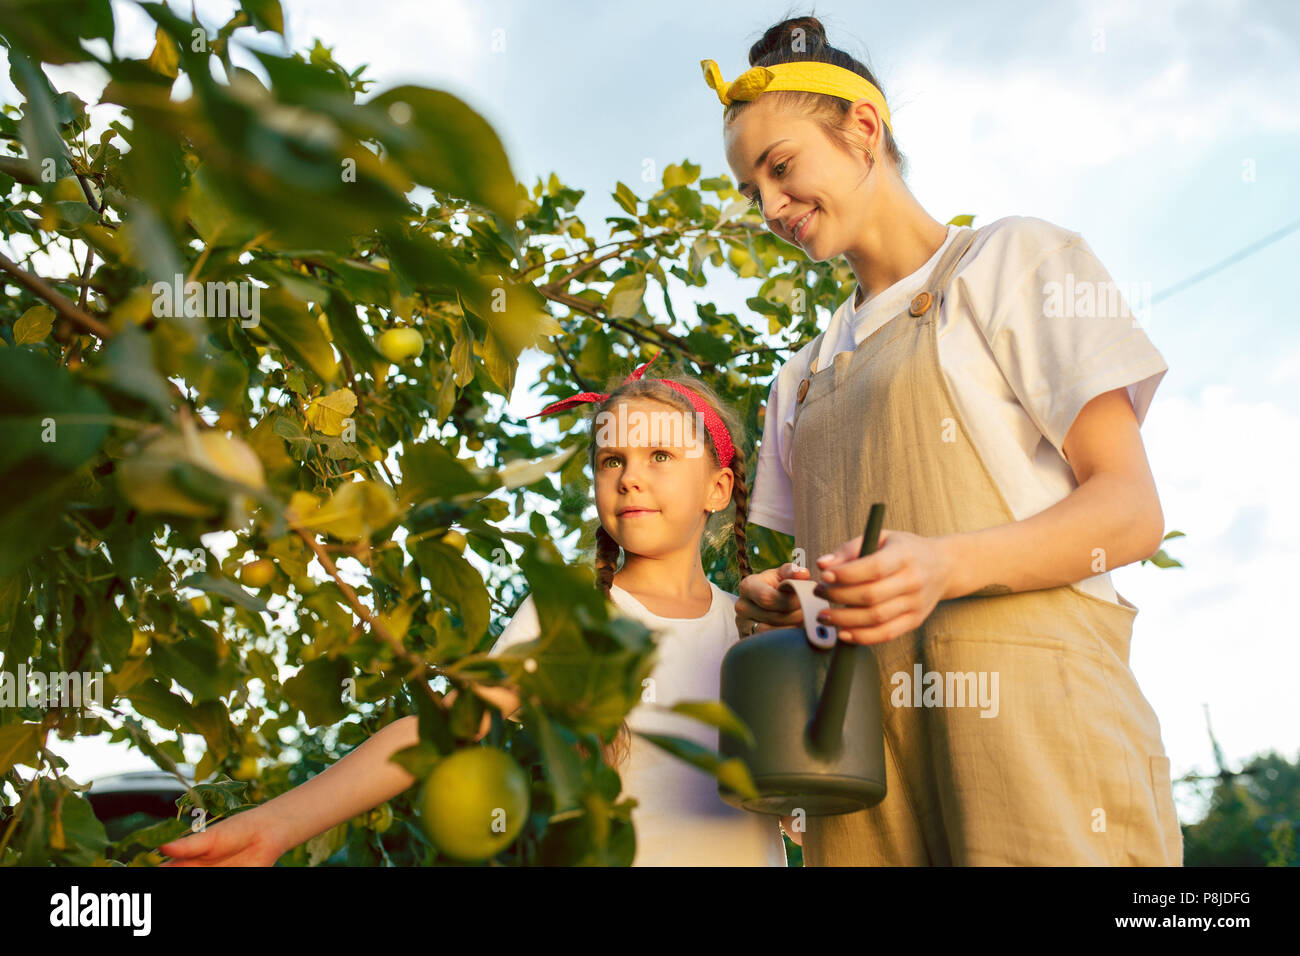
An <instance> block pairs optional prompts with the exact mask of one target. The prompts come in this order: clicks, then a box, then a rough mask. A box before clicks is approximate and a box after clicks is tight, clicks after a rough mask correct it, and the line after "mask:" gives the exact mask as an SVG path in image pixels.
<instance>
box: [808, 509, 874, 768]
mask: <svg viewBox="0 0 1300 956" xmlns="http://www.w3.org/2000/svg"><path fill="white" fill-rule="evenodd" d="M884 520H885V506H884V504H883V503H879V502H877V503H876V504H873V505H872V506H871V511H870V513H869V514H868V516H867V527H866V529H865V530H864V531H863V532H862V545H861V547H860V549H859V551H858V557H860V558H861V557H866V556H867V555H869V554H874V553H875V550H876V548H877V547H878V546H879V544H880V528H881V525H882V524H883V523H884ZM832 639H833V640H834V641H835V649H834V650H833V651H831V663H830V667H829V668H828V669H827V672H826V683H825V684H823V685H822V693H821V697H820V699H819V700H818V701H817V710H816V712H815V713H814V714H813V716H812V719H811V720H810V721H809V722H808V744H809V747H810V749H811V750H812V751H813V752H814V753H816V754H817V755H818V756H823V757H827V758H830V757H834V756H835V755H836V754H838V753H839V751H840V747H841V745H842V744H843V742H844V717H845V714H847V713H848V709H849V688H850V687H852V686H853V673H854V670H855V669H856V658H857V655H858V654H861V653H864V651H863V648H862V647H861V646H859V645H852V646H850V645H846V644H845V643H844V642H843V641H840V640H838V639H835V638H832ZM809 640H810V641H812V640H813V639H812V637H811V636H810V637H809ZM813 643H814V644H815V645H818V646H822V647H824V646H825V644H821V643H820V642H816V641H813Z"/></svg>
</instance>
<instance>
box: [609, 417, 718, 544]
mask: <svg viewBox="0 0 1300 956" xmlns="http://www.w3.org/2000/svg"><path fill="white" fill-rule="evenodd" d="M620 406H621V408H620ZM608 413H609V414H608V417H607V418H603V419H602V418H600V417H599V416H598V417H597V420H596V423H595V425H594V426H593V435H592V440H593V441H595V442H596V462H595V495H596V510H597V512H598V513H599V515H600V521H601V524H603V525H604V526H605V529H606V530H607V531H608V532H609V533H610V534H611V535H613V536H614V539H615V540H616V541H618V543H619V544H620V545H622V546H623V548H624V550H627V551H630V552H632V553H634V554H639V555H644V556H647V557H650V556H655V555H664V554H667V553H669V552H670V551H673V550H675V549H678V548H683V547H690V548H694V549H696V550H698V548H699V535H700V534H701V533H702V532H703V529H704V522H705V519H707V518H708V514H707V512H708V511H709V510H713V511H720V510H721V509H723V508H725V507H726V506H727V503H728V502H729V501H730V500H731V486H732V480H733V478H732V472H731V469H730V468H722V469H719V468H717V467H716V465H715V464H714V462H713V457H712V455H711V454H710V453H709V450H708V447H707V445H706V444H705V443H704V441H697V440H696V438H695V435H696V432H695V424H696V422H695V416H694V415H693V414H692V413H689V412H683V411H679V410H678V409H677V408H676V407H674V406H670V405H665V404H664V403H662V402H656V401H653V400H650V399H628V400H627V401H624V402H619V403H616V404H615V405H613V406H611V407H610V408H609V409H608ZM602 425H603V426H604V427H602ZM701 434H702V433H701ZM705 441H707V439H705ZM627 509H641V510H637V511H629V510H627Z"/></svg>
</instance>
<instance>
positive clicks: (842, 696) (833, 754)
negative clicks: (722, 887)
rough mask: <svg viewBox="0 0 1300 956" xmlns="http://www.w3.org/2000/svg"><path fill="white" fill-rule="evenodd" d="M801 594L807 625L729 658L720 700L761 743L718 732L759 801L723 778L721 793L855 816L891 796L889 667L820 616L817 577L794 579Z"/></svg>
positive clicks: (761, 638) (872, 541)
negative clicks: (886, 708) (884, 669)
mask: <svg viewBox="0 0 1300 956" xmlns="http://www.w3.org/2000/svg"><path fill="white" fill-rule="evenodd" d="M884 516H885V506H884V505H883V504H874V505H872V506H871V513H870V515H869V516H868V518H867V530H866V532H865V533H864V534H863V538H862V550H861V551H860V552H859V555H858V556H859V557H864V556H866V555H868V554H871V553H873V552H874V551H875V550H876V546H877V545H878V544H879V539H880V528H881V524H882V522H883V521H884ZM780 586H781V588H783V589H784V590H787V591H791V592H793V593H794V594H795V595H796V596H797V597H798V598H799V604H800V607H801V608H802V610H803V621H804V626H803V627H785V628H779V629H776V630H771V631H764V632H763V633H761V634H756V635H754V636H753V637H747V638H744V639H742V640H741V641H739V642H738V643H736V644H734V645H732V647H731V649H730V650H729V651H727V654H726V656H725V657H723V659H722V676H721V686H720V690H719V696H720V698H721V700H722V702H723V703H724V704H726V705H727V706H728V707H730V708H731V709H732V711H734V712H735V714H736V716H737V717H739V718H740V719H741V720H742V721H743V722H744V723H745V724H746V725H747V726H748V727H749V729H750V730H751V731H752V732H753V736H754V746H752V747H750V746H748V745H747V744H746V743H745V742H744V741H743V740H741V739H739V738H737V737H734V736H732V735H731V734H727V733H720V734H719V735H718V752H719V753H720V754H721V755H722V757H723V758H724V759H725V758H730V757H739V758H741V759H742V760H743V761H744V762H745V763H746V764H747V765H748V767H749V770H750V775H751V776H752V777H753V780H754V784H755V786H756V787H757V789H758V797H757V799H745V798H743V797H742V796H741V795H740V794H738V793H736V792H735V791H734V790H731V789H730V788H729V787H727V786H725V785H724V784H722V783H721V782H719V784H718V796H720V797H721V798H722V799H723V800H724V801H726V802H727V803H729V804H731V805H732V806H734V807H740V808H742V809H745V810H752V811H754V812H756V813H771V814H779V815H781V816H789V815H791V814H793V813H794V812H795V811H796V810H802V811H803V812H804V813H805V814H806V815H807V816H810V817H816V816H829V815H831V814H836V813H854V812H856V811H858V810H864V809H866V808H868V807H874V806H875V805H876V804H878V803H880V801H881V800H883V799H885V745H884V731H883V728H882V724H881V719H880V671H879V669H878V668H877V666H876V658H875V656H874V655H873V654H872V653H871V649H870V648H869V647H864V646H862V645H857V644H847V643H845V642H844V641H841V640H839V639H838V637H837V636H836V633H835V629H834V628H833V627H828V626H826V625H824V624H819V623H818V622H817V615H818V614H819V613H820V612H821V611H822V610H823V609H825V608H827V607H829V606H830V605H829V603H828V602H827V601H824V600H822V599H821V598H819V597H817V596H816V595H814V594H813V593H812V591H813V588H815V587H816V586H817V582H816V581H796V580H786V581H782V582H781V585H780Z"/></svg>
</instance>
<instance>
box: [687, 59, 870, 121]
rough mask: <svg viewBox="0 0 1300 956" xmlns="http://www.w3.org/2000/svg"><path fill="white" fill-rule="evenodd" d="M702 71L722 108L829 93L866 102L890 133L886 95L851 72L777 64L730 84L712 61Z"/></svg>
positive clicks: (806, 63)
mask: <svg viewBox="0 0 1300 956" xmlns="http://www.w3.org/2000/svg"><path fill="white" fill-rule="evenodd" d="M700 66H701V67H703V68H704V82H705V83H707V84H709V86H711V87H713V89H714V90H716V91H717V94H718V99H720V100H721V101H722V105H723V106H728V105H730V104H731V103H732V101H734V100H753V99H757V98H758V95H759V94H760V93H774V92H777V91H779V90H801V91H803V92H806V93H828V94H830V95H831V96H839V97H843V98H844V99H846V100H848V101H849V102H850V103H853V102H856V101H857V100H861V99H867V100H870V101H871V102H872V103H874V104H875V106H876V109H877V110H879V111H880V118H881V119H883V120H884V121H885V125H886V126H888V127H889V131H890V132H891V133H892V132H893V131H894V125H893V123H891V122H890V120H889V106H888V105H887V104H886V103H885V95H884V94H883V93H881V92H880V90H878V89H877V88H876V86H875V84H873V83H871V82H870V81H869V80H867V79H866V78H865V77H862V76H859V75H858V74H856V73H854V72H853V71H852V70H846V69H844V68H843V67H839V66H835V65H833V64H831V63H820V62H818V61H816V60H799V61H798V62H795V63H776V64H773V65H772V66H755V67H750V68H749V69H748V70H746V71H745V72H744V73H742V74H740V76H738V77H736V78H735V79H734V80H732V81H731V82H730V83H728V82H727V81H726V80H724V79H723V78H722V72H721V71H720V70H719V69H718V64H717V62H716V61H715V60H701V61H700Z"/></svg>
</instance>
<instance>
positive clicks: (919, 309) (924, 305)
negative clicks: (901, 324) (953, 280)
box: [907, 292, 932, 315]
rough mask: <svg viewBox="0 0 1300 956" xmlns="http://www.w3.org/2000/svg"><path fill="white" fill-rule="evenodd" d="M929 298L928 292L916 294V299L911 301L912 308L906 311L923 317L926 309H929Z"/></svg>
mask: <svg viewBox="0 0 1300 956" xmlns="http://www.w3.org/2000/svg"><path fill="white" fill-rule="evenodd" d="M931 301H932V300H931V296H930V293H928V292H918V293H917V294H916V298H915V299H913V300H912V307H911V308H910V309H908V310H907V311H908V312H910V313H912V315H925V311H926V309H928V308H930V302H931Z"/></svg>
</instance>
